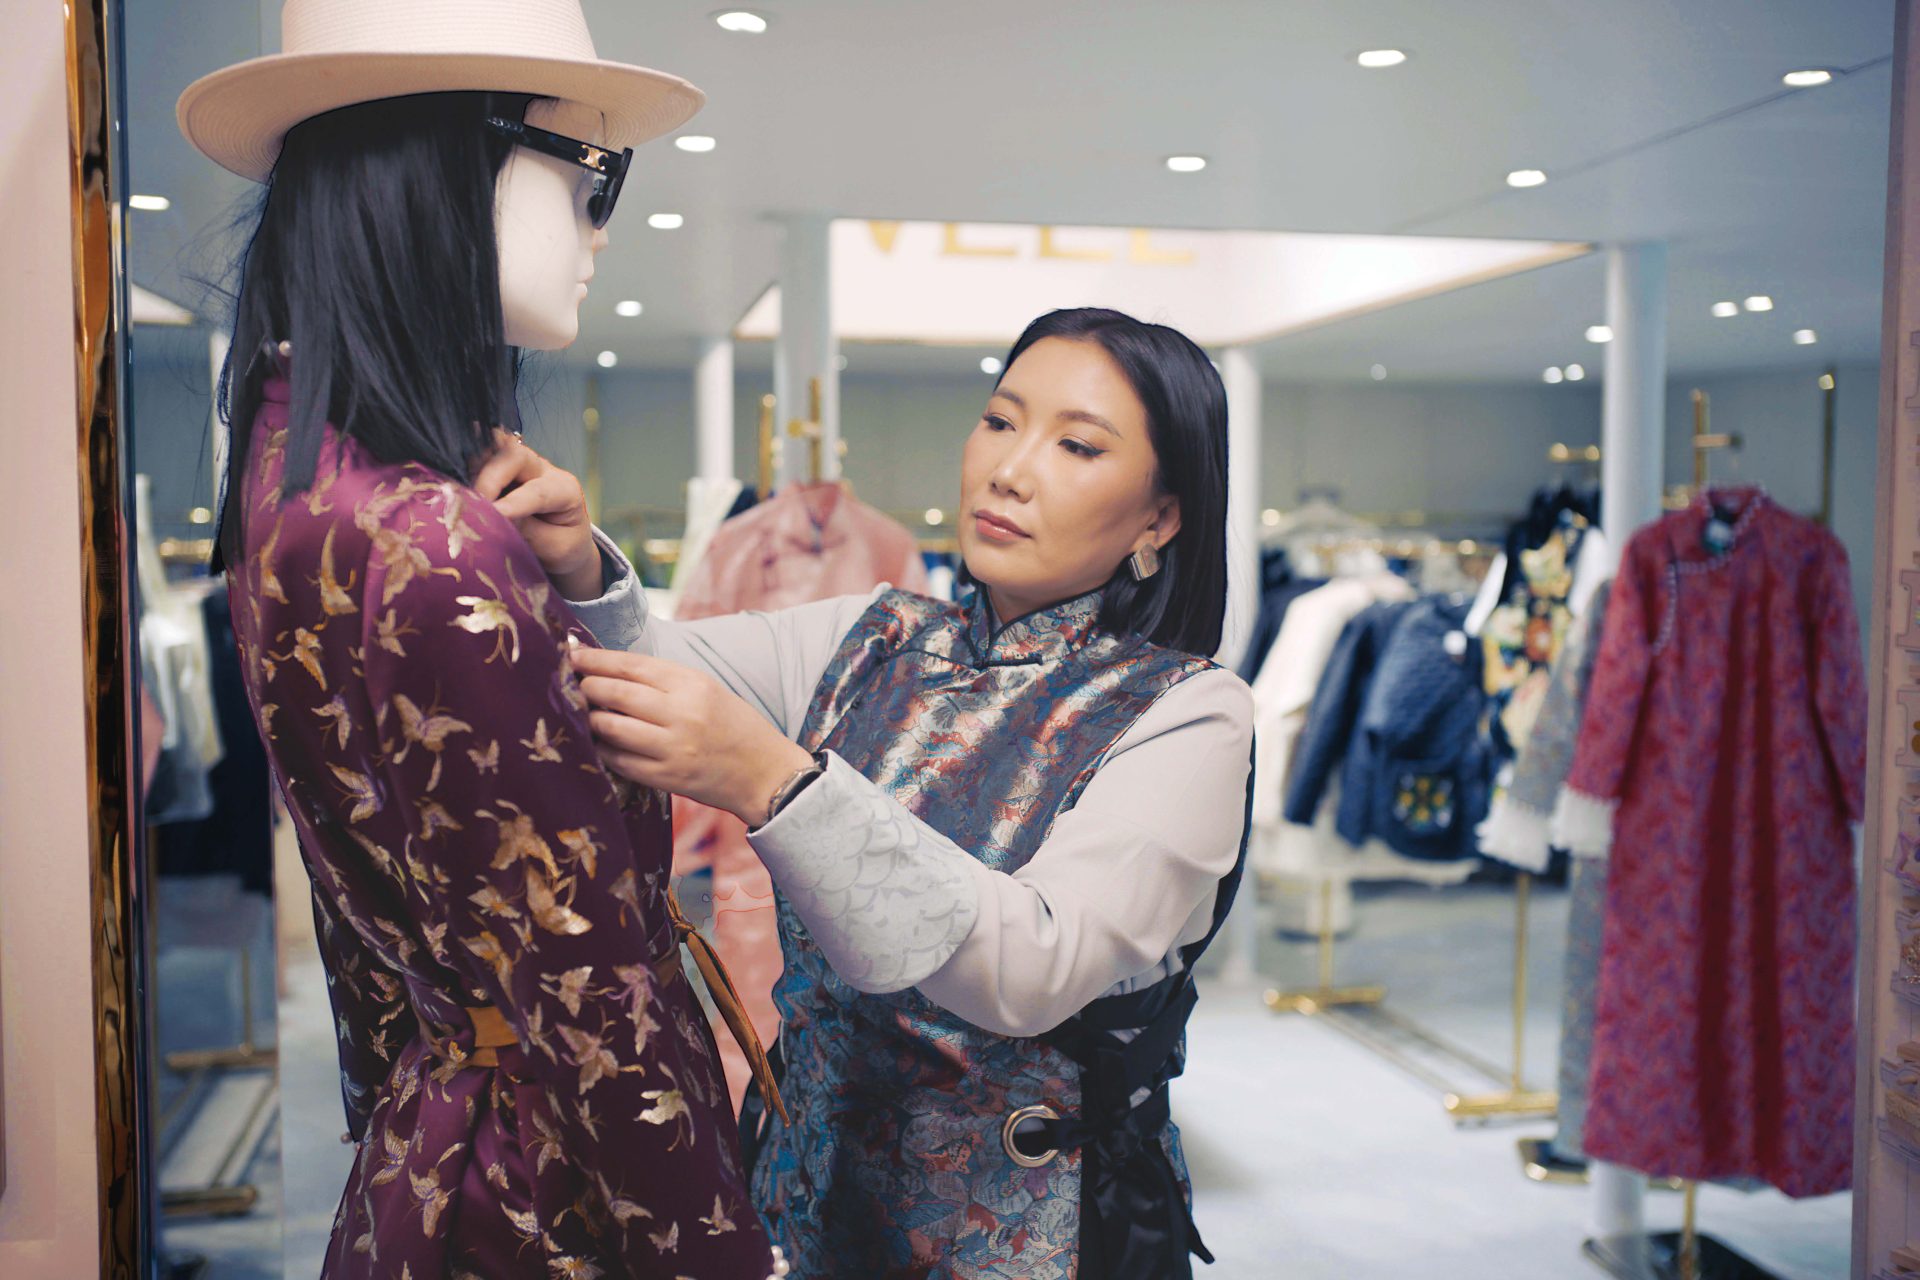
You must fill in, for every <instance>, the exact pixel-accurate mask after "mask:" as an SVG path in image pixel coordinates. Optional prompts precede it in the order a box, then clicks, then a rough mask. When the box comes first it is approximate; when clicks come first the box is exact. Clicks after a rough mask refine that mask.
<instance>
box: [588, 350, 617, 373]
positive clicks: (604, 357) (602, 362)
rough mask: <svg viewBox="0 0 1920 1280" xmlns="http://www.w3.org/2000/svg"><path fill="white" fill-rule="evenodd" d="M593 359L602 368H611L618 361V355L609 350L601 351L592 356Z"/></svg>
mask: <svg viewBox="0 0 1920 1280" xmlns="http://www.w3.org/2000/svg"><path fill="white" fill-rule="evenodd" d="M594 361H595V362H596V363H597V364H599V366H600V367H601V368H602V369H611V368H613V366H615V365H617V364H619V363H620V357H619V356H618V355H616V354H614V353H613V352H611V351H602V352H601V353H600V354H599V355H597V356H595V357H594Z"/></svg>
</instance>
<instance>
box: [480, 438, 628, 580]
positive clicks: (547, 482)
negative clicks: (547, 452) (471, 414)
mask: <svg viewBox="0 0 1920 1280" xmlns="http://www.w3.org/2000/svg"><path fill="white" fill-rule="evenodd" d="M494 441H495V448H494V451H493V455H492V456H491V457H489V458H488V459H487V461H486V463H485V464H484V465H483V466H481V468H480V471H479V473H478V474H477V475H475V476H474V478H473V487H474V490H475V491H476V492H478V493H479V495H480V496H481V497H483V498H485V499H486V500H487V501H489V502H491V503H492V504H493V505H494V508H495V509H496V510H498V511H499V512H500V514H501V515H503V516H505V517H506V518H507V519H509V520H511V521H513V524H514V527H515V528H517V529H519V530H520V536H521V537H523V538H525V539H526V540H527V545H528V546H529V547H532V548H533V554H534V555H536V556H538V557H539V558H540V567H541V568H543V569H545V570H546V571H547V576H548V577H549V578H552V579H553V584H554V585H555V586H557V587H559V588H560V594H561V595H563V596H565V597H567V599H569V600H591V599H593V598H594V597H595V596H597V595H599V594H600V548H599V547H597V546H595V545H594V541H593V522H592V521H591V520H590V519H588V517H587V494H586V490H584V489H582V488H581V487H580V481H579V480H577V479H575V478H574V475H573V473H572V472H571V471H565V470H562V469H561V468H559V467H556V466H554V465H553V464H552V463H551V462H548V461H547V460H546V459H545V458H543V457H541V456H540V455H539V454H537V453H535V452H534V451H533V449H532V448H531V447H529V446H528V444H527V443H526V441H524V440H522V439H521V438H520V437H519V436H516V435H513V434H512V433H510V432H506V431H495V432H494Z"/></svg>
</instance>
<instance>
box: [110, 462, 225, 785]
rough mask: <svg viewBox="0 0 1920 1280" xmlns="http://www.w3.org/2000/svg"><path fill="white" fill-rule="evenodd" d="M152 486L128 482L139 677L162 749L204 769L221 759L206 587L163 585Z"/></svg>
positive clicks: (146, 481)
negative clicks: (158, 724) (149, 696)
mask: <svg viewBox="0 0 1920 1280" xmlns="http://www.w3.org/2000/svg"><path fill="white" fill-rule="evenodd" d="M152 495H153V483H152V480H151V479H150V478H149V477H147V476H144V475H140V476H135V477H134V478H133V496H134V507H133V528H134V568H135V572H136V573H137V575H138V577H139V583H140V650H141V659H142V662H141V670H142V673H143V675H144V676H145V677H146V678H148V679H150V680H151V681H152V682H153V685H154V688H153V696H154V701H155V702H156V703H158V704H159V707H160V716H161V719H162V720H164V721H165V722H166V726H167V727H166V736H165V738H164V739H163V740H162V743H161V745H162V747H163V748H164V749H166V750H169V751H173V750H177V749H179V748H181V747H182V746H183V745H184V746H185V747H186V748H188V749H189V750H190V751H191V752H192V757H193V759H194V760H195V761H196V762H197V763H198V764H199V766H200V768H201V769H202V770H203V771H204V770H208V769H211V768H213V766H214V765H216V764H219V763H220V760H221V758H222V757H223V756H224V755H225V754H226V746H225V744H224V743H223V742H221V740H220V721H219V719H218V717H217V716H216V715H215V714H214V709H213V653H212V650H211V649H210V648H209V646H208V644H207V623H206V616H205V615H204V614H203V613H202V612H201V611H200V603H201V601H202V600H203V599H204V598H205V596H206V586H205V585H203V586H201V587H200V588H198V589H195V588H192V587H177V586H175V585H173V584H172V583H171V582H169V581H167V571H166V568H165V566H163V565H162V564H161V562H160V548H159V544H158V543H157V542H156V541H155V539H154V536H153V520H152V516H151V508H152V505H153V497H152Z"/></svg>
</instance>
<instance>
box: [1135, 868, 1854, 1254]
mask: <svg viewBox="0 0 1920 1280" xmlns="http://www.w3.org/2000/svg"><path fill="white" fill-rule="evenodd" d="M1535 901H1536V910H1535V912H1534V927H1533V929H1532V931H1531V933H1532V937H1533V946H1534V953H1535V955H1534V963H1533V964H1531V965H1530V966H1529V968H1530V970H1531V971H1532V972H1531V977H1532V987H1533V990H1532V992H1531V993H1530V994H1531V997H1532V998H1531V999H1530V1000H1529V1029H1528V1030H1529V1044H1528V1054H1527V1058H1528V1063H1529V1083H1532V1084H1535V1085H1544V1086H1546V1087H1551V1086H1552V1083H1553V1070H1554V1057H1555V1046H1556V1042H1557V1037H1558V1003H1559V995H1560V988H1559V976H1558V970H1559V963H1558V961H1559V952H1560V943H1559V938H1560V937H1561V936H1562V931H1563V930H1564V922H1565V900H1564V896H1563V895H1562V894H1561V893H1559V892H1558V891H1555V890H1552V889H1546V890H1540V891H1537V892H1536V895H1535ZM1358 910H1359V916H1358V919H1359V928H1358V931H1357V933H1356V935H1355V937H1354V938H1353V939H1351V940H1349V941H1345V942H1343V943H1342V944H1341V946H1340V947H1339V950H1338V953H1337V954H1338V957H1339V976H1340V978H1341V980H1371V981H1380V982H1383V983H1384V984H1385V985H1386V986H1387V988H1388V999H1389V1001H1390V1002H1391V1003H1392V1005H1393V1006H1395V1007H1396V1008H1397V1009H1398V1011H1399V1012H1400V1013H1402V1014H1404V1015H1406V1016H1409V1017H1412V1018H1414V1019H1416V1020H1417V1021H1419V1022H1421V1023H1423V1024H1425V1025H1427V1026H1429V1027H1431V1028H1434V1029H1436V1030H1440V1031H1443V1032H1444V1033H1445V1034H1446V1035H1447V1037H1448V1038H1449V1039H1453V1040H1456V1041H1458V1042H1460V1043H1461V1044H1462V1045H1463V1046H1464V1047H1467V1048H1469V1049H1471V1050H1473V1051H1475V1052H1476V1053H1478V1054H1480V1055H1481V1056H1484V1057H1486V1058H1490V1059H1492V1060H1493V1061H1495V1062H1502V1061H1506V1060H1508V1059H1509V1058H1510V1055H1511V1049H1510V1044H1511V1036H1512V1032H1511V1027H1512V1019H1511V1015H1510V1010H1511V1003H1512V983H1511V966H1512V937H1513V926H1512V910H1513V908H1512V894H1511V890H1510V889H1507V888H1504V887H1500V886H1468V887H1464V888H1461V889H1453V890H1447V891H1444V892H1442V893H1429V892H1427V891H1425V890H1405V891H1398V892H1389V893H1386V894H1383V895H1377V896H1370V897H1368V898H1365V899H1363V900H1362V901H1361V903H1360V904H1359V908H1358ZM1261 970H1262V973H1263V976H1264V977H1265V978H1266V980H1267V982H1268V983H1271V982H1272V981H1273V980H1275V979H1278V980H1280V981H1281V983H1282V984H1283V985H1288V984H1300V985H1305V984H1308V983H1310V982H1311V981H1312V978H1313V974H1314V949H1313V948H1312V947H1311V946H1308V945H1305V944H1291V945H1290V944H1287V943H1285V942H1282V941H1281V940H1279V939H1277V938H1273V937H1271V936H1269V937H1267V938H1265V939H1264V940H1263V943H1262V948H1261ZM1467 1082H1470V1083H1471V1084H1472V1086H1473V1088H1474V1089H1475V1090H1479V1089H1484V1088H1486V1084H1485V1083H1483V1082H1479V1081H1473V1080H1472V1077H1470V1076H1467V1077H1464V1079H1463V1083H1467ZM1173 1110H1174V1118H1175V1120H1176V1122H1177V1123H1178V1124H1179V1125H1180V1127H1181V1130H1182V1133H1183V1134H1184V1136H1185V1140H1186V1149H1187V1155H1188V1159H1189V1162H1190V1164H1191V1165H1192V1167H1193V1174H1194V1185H1195V1217H1196V1219H1197V1221H1198V1223H1199V1226H1200V1230H1201V1232H1202V1234H1203V1235H1204V1236H1205V1238H1206V1240H1207V1242H1208V1244H1209V1245H1210V1246H1211V1248H1212V1249H1213V1251H1214V1253H1215V1255H1216V1256H1217V1257H1218V1259H1219V1263H1218V1265H1217V1266H1215V1267H1213V1268H1210V1269H1208V1268H1202V1269H1200V1270H1199V1272H1198V1273H1197V1274H1199V1275H1201V1276H1203V1277H1206V1280H1274V1278H1276V1277H1284V1278H1286V1280H1296V1278H1297V1280H1308V1278H1312V1280H1322V1278H1324V1280H1373V1278H1375V1277H1378V1278H1380V1280H1385V1278H1386V1277H1400V1276H1407V1275H1418V1276H1421V1277H1434V1278H1444V1280H1452V1278H1455V1277H1457V1278H1459V1280H1468V1278H1471V1280H1539V1278H1540V1277H1559V1276H1574V1277H1578V1276H1596V1277H1597V1276H1600V1275H1601V1274H1602V1273H1601V1272H1600V1271H1599V1270H1597V1269H1596V1268H1594V1267H1593V1266H1592V1265H1591V1264H1589V1263H1587V1262H1586V1261H1584V1260H1583V1259H1582V1257H1581V1255H1580V1244H1581V1241H1582V1240H1583V1238H1584V1236H1585V1234H1586V1226H1587V1221H1588V1204H1587V1192H1586V1190H1585V1189H1584V1188H1581V1187H1568V1186H1556V1185H1545V1184H1537V1183H1533V1182H1529V1181H1527V1180H1526V1179H1525V1178H1524V1177H1523V1176H1522V1174H1521V1170H1520V1163H1519V1160H1518V1157H1517V1155H1516V1152H1515V1145H1514V1144H1515V1140H1516V1138H1517V1137H1519V1136H1521V1135H1525V1134H1542V1135H1544V1134H1549V1133H1551V1132H1552V1128H1553V1126H1552V1123H1551V1122H1550V1121H1547V1122H1534V1123H1531V1124H1524V1125H1517V1126H1516V1125H1504V1126H1499V1127H1483V1128H1466V1129H1461V1128H1456V1126H1455V1125H1454V1124H1453V1122H1452V1121H1451V1120H1450V1119H1449V1118H1448V1117H1447V1116H1446V1115H1445V1113H1444V1111H1443V1109H1442V1106H1441V1102H1440V1097H1439V1095H1438V1093H1437V1092H1436V1091H1435V1090H1434V1089H1433V1088H1432V1087H1431V1086H1430V1085H1428V1084H1425V1083H1422V1082H1420V1081H1417V1080H1414V1079H1413V1078H1411V1077H1410V1076H1408V1075H1407V1074H1405V1073H1403V1072H1402V1071H1401V1070H1400V1069H1398V1068H1397V1067H1395V1066H1392V1065H1390V1064H1389V1063H1387V1062H1386V1061H1383V1060H1382V1059H1381V1058H1379V1057H1377V1056H1375V1055H1374V1054H1373V1053H1372V1052H1370V1051H1369V1050H1367V1049H1365V1048H1363V1047H1361V1046H1360V1045H1359V1044H1357V1043H1356V1042H1355V1041H1353V1040H1352V1039H1350V1038H1349V1037H1348V1036H1346V1035H1344V1034H1342V1033H1341V1032H1340V1031H1338V1030H1336V1029H1334V1028H1333V1027H1331V1026H1328V1025H1326V1024H1325V1023H1324V1022H1322V1021H1318V1020H1315V1019H1312V1018H1306V1017H1301V1016H1298V1015H1279V1016H1277V1015H1275V1014H1272V1013H1270V1012H1268V1011H1267V1009H1266V1007H1265V1004H1264V1002H1263V1001H1262V1000H1261V998H1260V988H1259V987H1252V988H1249V987H1238V988H1236V987H1233V986H1229V985H1226V984H1224V983H1222V982H1219V981H1217V980H1215V981H1211V982H1208V983H1206V984H1203V997H1202V1000H1201V1004H1200V1007H1199V1010H1198V1011H1197V1012H1196V1013H1195V1015H1194V1021H1193V1024H1192V1029H1191V1035H1190V1054H1189V1062H1188V1068H1187V1073H1186V1076H1185V1078H1184V1079H1182V1080H1181V1081H1179V1082H1177V1083H1176V1084H1175V1086H1174V1107H1173ZM1851 1211H1852V1209H1851V1197H1850V1196H1847V1195H1840V1196H1829V1197H1825V1198H1822V1199H1818V1200H1810V1201H1801V1202H1794V1201H1790V1200H1788V1199H1786V1198H1785V1197H1784V1196H1781V1195H1778V1194H1777V1193H1772V1192H1765V1193H1757V1194H1752V1195H1748V1194H1742V1193H1739V1192H1734V1191H1727V1190H1723V1189H1720V1188H1716V1187H1708V1188H1704V1189H1703V1190H1702V1191H1701V1194H1700V1209H1699V1214H1700V1224H1701V1229H1702V1230H1703V1231H1706V1232H1707V1233H1709V1234H1711V1235H1714V1236H1716V1237H1717V1238H1719V1239H1720V1240H1721V1241H1722V1242H1723V1243H1725V1244H1728V1245H1730V1246H1732V1247H1734V1248H1736V1249H1738V1250H1740V1251H1741V1252H1743V1253H1745V1254H1746V1255H1747V1256H1749V1257H1750V1258H1752V1259H1753V1260H1754V1261H1756V1262H1759V1263H1761V1264H1762V1265H1764V1266H1766V1267H1767V1268H1768V1269H1769V1270H1771V1271H1773V1272H1774V1273H1775V1274H1776V1275H1777V1276H1779V1277H1780V1278H1781V1280H1840V1278H1841V1277H1844V1276H1846V1275H1847V1268H1848V1255H1849V1250H1850V1247H1851V1218H1850V1215H1851ZM1680 1213H1681V1197H1680V1196H1678V1195H1677V1194H1673V1193H1658V1194H1654V1195H1651V1196H1649V1198H1648V1200H1647V1220H1648V1225H1649V1227H1650V1228H1651V1229H1654V1230H1673V1229H1677V1228H1678V1227H1679V1225H1680Z"/></svg>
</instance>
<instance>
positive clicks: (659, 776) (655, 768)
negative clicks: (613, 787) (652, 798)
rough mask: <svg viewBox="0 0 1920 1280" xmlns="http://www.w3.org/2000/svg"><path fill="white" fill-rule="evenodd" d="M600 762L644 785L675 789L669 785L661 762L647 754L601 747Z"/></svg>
mask: <svg viewBox="0 0 1920 1280" xmlns="http://www.w3.org/2000/svg"><path fill="white" fill-rule="evenodd" d="M600 762H601V763H602V764H604V765H606V766H607V768H608V769H611V770H612V771H613V772H615V773H617V774H619V775H620V776H621V777H623V778H626V779H628V780H629V781H631V782H637V783H639V784H640V785H641V786H643V787H653V788H655V789H656V790H659V791H671V790H672V789H673V788H672V787H670V786H669V785H667V782H668V780H667V778H666V777H665V771H664V770H663V769H661V767H660V765H659V763H658V762H657V761H653V760H649V759H647V758H646V757H645V756H637V755H634V754H632V753H631V752H627V751H621V750H618V749H616V748H613V747H601V748H600Z"/></svg>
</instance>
